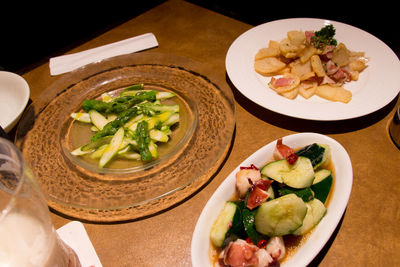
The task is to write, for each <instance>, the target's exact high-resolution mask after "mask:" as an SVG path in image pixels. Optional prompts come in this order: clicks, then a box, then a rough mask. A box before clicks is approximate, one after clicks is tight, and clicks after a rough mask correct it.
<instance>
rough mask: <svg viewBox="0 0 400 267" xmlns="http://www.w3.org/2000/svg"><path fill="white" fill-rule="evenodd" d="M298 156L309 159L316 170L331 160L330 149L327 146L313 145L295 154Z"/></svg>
mask: <svg viewBox="0 0 400 267" xmlns="http://www.w3.org/2000/svg"><path fill="white" fill-rule="evenodd" d="M295 154H296V155H297V156H299V157H300V156H302V157H306V158H309V159H310V161H311V164H312V165H313V167H314V169H317V168H318V167H320V166H323V165H325V164H326V163H328V162H329V159H330V154H331V152H330V148H329V146H328V145H326V144H317V143H313V144H311V145H308V146H305V147H303V148H302V149H300V150H298V151H297V152H296V153H295Z"/></svg>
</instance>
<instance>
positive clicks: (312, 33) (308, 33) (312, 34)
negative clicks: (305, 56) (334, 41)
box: [305, 31, 315, 45]
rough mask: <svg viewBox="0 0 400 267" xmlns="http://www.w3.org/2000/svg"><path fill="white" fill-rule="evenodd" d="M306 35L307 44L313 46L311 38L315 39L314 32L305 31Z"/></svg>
mask: <svg viewBox="0 0 400 267" xmlns="http://www.w3.org/2000/svg"><path fill="white" fill-rule="evenodd" d="M305 35H306V42H307V44H309V45H311V38H313V36H314V35H315V33H314V32H313V31H305Z"/></svg>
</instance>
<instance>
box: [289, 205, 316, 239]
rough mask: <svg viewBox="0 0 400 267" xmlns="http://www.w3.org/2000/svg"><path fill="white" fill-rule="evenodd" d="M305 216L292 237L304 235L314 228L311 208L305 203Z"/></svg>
mask: <svg viewBox="0 0 400 267" xmlns="http://www.w3.org/2000/svg"><path fill="white" fill-rule="evenodd" d="M306 206H307V214H306V217H304V219H303V224H302V225H301V226H300V227H299V228H297V230H296V231H294V232H293V234H294V235H304V234H306V233H308V232H309V231H310V230H311V229H313V228H314V217H313V213H312V207H311V205H310V204H309V203H306Z"/></svg>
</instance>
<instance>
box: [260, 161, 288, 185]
mask: <svg viewBox="0 0 400 267" xmlns="http://www.w3.org/2000/svg"><path fill="white" fill-rule="evenodd" d="M289 171H290V166H289V164H288V163H287V161H286V159H281V160H277V161H273V162H270V163H267V165H265V166H264V167H262V168H261V171H260V172H261V175H264V176H265V177H268V178H271V179H273V180H275V181H277V182H278V183H283V179H282V175H281V173H282V172H289Z"/></svg>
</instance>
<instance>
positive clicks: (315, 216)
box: [293, 198, 327, 235]
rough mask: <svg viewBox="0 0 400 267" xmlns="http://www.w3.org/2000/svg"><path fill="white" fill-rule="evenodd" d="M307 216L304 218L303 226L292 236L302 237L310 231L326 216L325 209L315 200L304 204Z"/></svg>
mask: <svg viewBox="0 0 400 267" xmlns="http://www.w3.org/2000/svg"><path fill="white" fill-rule="evenodd" d="M306 205H307V208H308V209H307V214H306V217H304V220H303V225H302V226H301V227H300V228H298V229H297V230H296V231H294V232H293V234H294V235H304V234H306V233H308V232H309V231H310V230H312V229H313V228H314V227H315V226H316V225H318V223H319V222H320V221H321V219H322V218H323V217H324V216H325V214H326V211H327V209H326V207H325V206H324V204H323V203H322V202H321V201H320V200H319V199H317V198H314V199H313V200H311V201H309V202H307V203H306Z"/></svg>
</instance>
